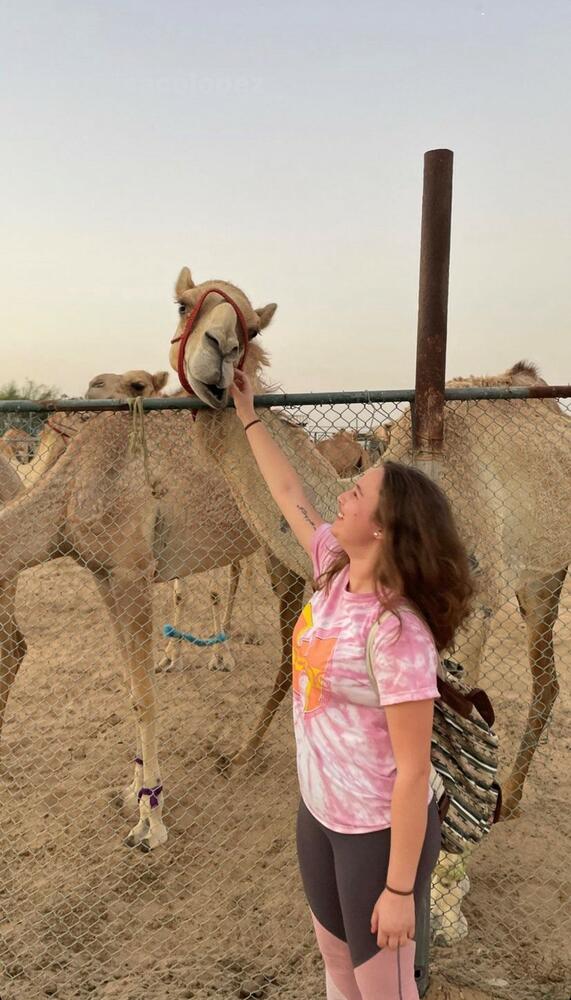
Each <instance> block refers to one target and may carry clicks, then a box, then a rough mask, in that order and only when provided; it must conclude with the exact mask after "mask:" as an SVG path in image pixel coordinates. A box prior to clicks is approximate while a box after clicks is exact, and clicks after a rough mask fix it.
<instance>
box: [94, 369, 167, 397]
mask: <svg viewBox="0 0 571 1000" xmlns="http://www.w3.org/2000/svg"><path fill="white" fill-rule="evenodd" d="M168 377H169V374H168V372H155V374H154V375H151V374H150V372H145V371H129V372H123V374H122V375H115V374H112V373H106V374H104V375H96V376H95V378H92V379H91V382H90V383H89V386H88V388H87V392H86V393H85V397H86V399H123V398H125V397H132V396H146V397H149V396H160V395H161V392H162V390H163V389H164V387H165V385H166V384H167V381H168Z"/></svg>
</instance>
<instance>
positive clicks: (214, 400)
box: [194, 382, 228, 410]
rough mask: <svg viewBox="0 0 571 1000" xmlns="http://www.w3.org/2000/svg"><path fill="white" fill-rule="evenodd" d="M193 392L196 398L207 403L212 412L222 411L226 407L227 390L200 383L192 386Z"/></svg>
mask: <svg viewBox="0 0 571 1000" xmlns="http://www.w3.org/2000/svg"><path fill="white" fill-rule="evenodd" d="M194 391H195V392H196V394H197V396H199V397H200V398H201V399H203V401H204V402H205V403H208V405H209V406H210V407H212V409H214V410H218V409H222V407H224V406H225V405H226V398H227V394H228V390H227V389H221V388H220V387H219V386H217V385H208V384H207V383H206V382H200V383H198V384H195V385H194Z"/></svg>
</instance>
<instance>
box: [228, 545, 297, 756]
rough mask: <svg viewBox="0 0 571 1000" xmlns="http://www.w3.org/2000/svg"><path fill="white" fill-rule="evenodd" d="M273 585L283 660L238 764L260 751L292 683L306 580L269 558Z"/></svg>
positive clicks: (241, 751)
mask: <svg viewBox="0 0 571 1000" xmlns="http://www.w3.org/2000/svg"><path fill="white" fill-rule="evenodd" d="M269 569H270V579H271V583H272V589H273V591H274V593H275V594H277V595H278V597H279V602H280V636H281V662H280V666H279V670H278V673H277V676H276V679H275V681H274V688H273V691H272V693H271V695H270V697H269V698H268V700H267V702H266V704H265V705H264V708H263V709H262V713H261V715H260V717H259V719H258V724H257V726H256V728H255V730H254V732H253V734H252V735H251V736H250V738H249V739H248V741H247V742H246V743H245V744H244V746H243V747H242V749H241V750H239V751H238V753H237V754H235V756H234V757H233V758H232V761H231V763H232V764H235V765H238V766H240V765H242V764H246V763H247V762H248V761H249V760H252V758H253V757H254V755H255V754H256V753H257V751H258V749H259V747H260V745H261V743H262V740H263V738H264V736H265V734H266V732H267V730H268V728H269V726H270V724H271V721H272V719H273V717H274V715H275V714H276V712H277V710H278V708H279V706H280V705H281V703H282V701H283V699H284V697H285V695H286V694H287V692H288V691H289V689H290V687H291V671H292V665H291V644H292V636H293V630H294V628H295V624H296V622H297V620H298V618H299V616H300V613H301V609H302V607H303V598H304V593H305V580H304V579H303V577H301V576H297V575H296V574H295V573H292V572H290V571H286V570H285V569H284V568H283V567H282V566H280V565H279V564H277V565H276V564H275V563H274V562H272V561H271V559H270V560H269Z"/></svg>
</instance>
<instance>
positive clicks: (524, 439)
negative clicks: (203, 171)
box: [170, 268, 571, 816]
mask: <svg viewBox="0 0 571 1000" xmlns="http://www.w3.org/2000/svg"><path fill="white" fill-rule="evenodd" d="M216 285H218V286H219V287H222V288H223V289H224V290H225V291H226V292H227V293H228V294H229V295H230V296H233V297H234V298H235V300H236V301H237V303H238V305H239V306H240V307H241V308H242V307H244V308H246V309H248V310H250V309H251V307H250V304H249V302H248V300H247V299H246V297H245V296H244V294H243V293H242V292H241V291H240V290H239V289H237V288H236V287H235V286H232V285H229V284H226V283H222V285H221V286H220V285H219V283H213V282H206V283H204V284H201V285H199V286H195V285H194V283H193V281H192V278H191V275H190V272H189V270H188V269H187V268H185V269H183V271H182V272H181V274H180V276H179V279H178V282H177V298H178V301H179V303H180V307H181V310H182V316H181V321H180V324H179V330H180V328H182V326H183V325H184V323H185V321H186V314H187V312H188V309H189V307H191V306H192V304H193V303H194V302H195V301H196V297H197V296H198V295H200V294H202V292H203V291H204V290H205V289H207V288H208V287H215V286H216ZM274 311H275V307H274V306H272V307H266V310H263V311H262V312H261V315H263V316H264V318H265V323H264V325H267V322H269V320H270V319H271V316H272V315H273V312H274ZM256 332H257V331H256V330H255V329H252V330H251V335H255V334H256ZM178 349H179V347H178V343H173V344H172V346H171V351H170V362H171V365H172V366H173V367H174V368H175V369H176V366H177V359H178ZM240 350H241V342H240V335H239V333H238V329H237V321H236V315H235V312H234V310H233V309H232V307H231V305H230V304H228V303H227V302H225V301H221V300H220V299H219V298H217V297H216V296H215V295H212V296H210V297H209V298H208V299H207V300H206V302H205V306H204V308H203V310H201V314H200V316H199V317H198V320H197V323H196V326H195V331H194V333H193V335H192V336H191V337H190V339H189V340H188V341H187V345H186V351H185V357H184V368H185V372H186V377H187V379H188V380H189V383H190V384H191V385H192V387H193V389H194V391H195V392H196V394H197V395H198V396H199V397H200V398H201V399H202V400H203V401H204V402H206V403H207V404H208V405H209V406H210V407H211V409H212V411H213V412H211V413H209V412H208V411H200V412H199V413H198V416H197V421H196V425H197V430H198V434H197V436H196V441H197V445H198V446H199V449H200V451H201V453H202V454H203V455H204V457H205V459H207V460H208V459H209V460H210V461H212V462H214V464H215V465H216V466H218V468H219V469H220V471H221V472H222V473H223V475H224V477H225V479H226V481H227V483H228V485H229V487H230V489H231V491H232V494H233V496H234V498H235V501H236V504H237V506H238V508H239V510H240V512H241V514H242V516H243V518H244V520H245V521H246V522H247V523H248V525H249V527H250V528H251V530H252V531H253V532H254V533H255V534H256V535H257V536H258V538H259V539H260V541H262V542H263V543H264V544H265V545H266V546H268V548H270V549H271V551H272V552H273V553H274V555H275V556H276V557H277V558H278V559H279V560H280V562H281V563H283V565H285V566H288V567H289V568H290V569H291V570H293V571H295V572H296V573H299V574H301V575H303V574H306V575H309V567H308V559H307V556H306V554H305V553H304V552H303V551H302V549H301V548H300V546H299V545H298V544H297V542H296V541H295V539H293V538H292V536H291V534H289V533H288V532H284V531H283V530H282V526H281V523H280V515H279V511H278V510H277V509H276V506H275V504H274V503H273V502H272V501H271V499H270V496H269V493H268V491H267V489H266V486H265V484H264V482H263V480H262V478H261V476H260V474H259V472H258V470H257V466H256V464H255V462H254V460H253V458H252V454H251V452H250V449H249V447H248V444H247V441H246V440H245V437H244V434H243V430H242V427H241V425H240V423H239V421H238V420H237V418H236V415H235V413H234V411H233V410H232V409H226V404H227V400H228V388H229V386H230V384H231V382H232V378H233V372H234V366H235V364H236V363H237V360H238V357H239V354H240ZM265 363H266V358H265V356H264V355H263V353H262V352H260V350H259V349H257V348H256V346H255V345H252V347H251V349H250V352H249V354H248V359H247V361H246V368H247V370H248V371H250V373H251V374H252V377H253V378H254V383H255V386H256V388H257V390H258V391H263V388H264V385H263V369H264V365H265ZM522 380H525V384H533V382H537V380H538V375H537V372H536V371H535V369H533V367H532V366H529V365H526V364H523V363H520V364H518V365H515V366H514V367H513V368H512V369H510V370H509V371H508V372H504V373H503V374H501V375H498V376H491V377H487V378H470V379H467V380H463V382H462V384H469V385H474V386H478V385H482V386H483V385H516V384H521V382H522ZM450 384H451V385H452V386H454V385H456V384H457V382H454V381H453V382H452V383H450ZM258 416H259V417H260V419H261V420H263V421H264V422H265V423H267V424H268V426H269V427H270V428H271V430H272V433H273V434H274V436H275V437H276V439H277V440H278V441H279V442H280V444H282V445H283V447H284V449H285V450H286V452H287V453H288V454H289V456H290V458H291V460H292V462H293V464H294V466H295V467H296V468H297V469H298V471H299V473H300V475H301V477H302V478H303V480H304V481H305V483H306V485H307V487H308V489H309V490H310V491H311V492H312V493H313V495H314V496H315V498H316V502H317V504H318V506H319V507H320V508H321V510H322V512H323V515H324V516H325V517H327V516H328V515H331V514H332V513H333V511H334V510H335V497H336V494H337V492H338V484H337V482H336V477H335V476H334V475H333V474H332V470H331V467H330V466H329V467H328V466H326V465H325V464H323V460H322V458H321V456H317V454H316V451H315V449H314V448H312V446H311V444H310V442H309V441H308V439H307V438H306V436H305V435H304V432H303V431H302V430H300V429H299V428H296V427H293V426H291V425H290V424H288V423H284V422H283V421H280V420H279V419H277V418H276V416H275V414H272V413H271V412H270V411H267V410H259V412H258ZM542 437H543V438H544V440H545V439H546V443H545V444H544V445H543V447H541V446H538V447H536V448H534V449H533V451H532V450H531V449H530V442H534V441H535V442H539V440H540V439H541V438H542ZM386 457H387V458H395V459H397V460H400V461H404V462H411V461H412V460H413V454H412V435H411V414H410V411H408V412H406V413H405V414H403V416H402V417H401V418H400V419H399V420H397V421H396V423H395V424H394V426H393V427H392V429H391V443H390V446H389V448H388V450H387V452H386ZM442 485H443V487H444V488H445V490H446V491H447V493H448V494H449V497H450V500H451V502H452V505H453V508H454V511H455V514H456V517H457V520H458V523H459V525H460V527H461V530H462V532H463V535H464V538H465V540H466V543H467V544H468V546H469V547H470V549H471V551H472V552H473V554H474V557H475V559H476V560H477V563H478V565H479V566H480V569H481V585H480V601H481V602H482V605H484V606H487V608H491V609H492V610H493V609H494V608H495V607H496V606H497V600H498V593H499V589H500V586H501V584H502V582H503V583H505V582H507V583H509V584H511V586H512V587H513V588H514V589H515V591H516V593H517V595H518V600H519V603H520V608H521V610H522V615H523V616H524V619H525V623H526V628H527V638H528V651H529V657H530V665H531V672H532V679H533V695H532V704H531V707H530V713H529V718H528V722H527V726H526V730H525V733H524V736H523V739H522V742H521V745H520V748H519V750H518V753H517V755H516V760H515V764H514V766H513V769H512V772H511V774H510V776H509V778H508V779H507V781H506V783H505V785H504V791H505V799H504V802H505V805H504V814H505V815H508V816H509V815H513V814H514V813H515V812H516V810H517V808H518V805H519V802H520V799H521V796H522V791H523V785H524V781H525V777H526V775H527V773H528V770H529V767H530V764H531V760H532V758H533V753H534V751H535V748H536V747H537V744H538V741H539V738H540V736H541V733H542V731H543V729H544V727H545V725H546V722H547V720H548V718H549V715H550V713H551V710H552V707H553V704H554V701H555V698H556V696H557V691H558V685H557V677H556V669H555V663H554V656H553V625H554V623H555V621H556V618H557V613H558V604H559V596H560V592H561V588H562V586H563V581H564V578H565V574H566V568H567V564H568V562H569V559H570V558H571V531H570V530H569V527H570V523H569V511H570V510H571V425H570V423H569V421H568V420H566V418H565V417H564V416H563V415H562V414H561V413H560V411H559V410H558V408H557V407H556V406H555V407H554V406H553V404H552V402H545V401H542V400H522V401H508V400H495V401H479V402H478V403H465V402H455V403H449V404H447V406H446V411H445V443H444V451H443V455H442ZM481 651H482V647H481V646H480V648H479V653H480V654H481ZM478 669H479V664H478V665H472V666H471V668H470V672H471V673H473V674H474V675H475V674H477V672H478Z"/></svg>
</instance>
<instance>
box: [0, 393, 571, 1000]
mask: <svg viewBox="0 0 571 1000" xmlns="http://www.w3.org/2000/svg"><path fill="white" fill-rule="evenodd" d="M139 417H140V415H139ZM263 417H264V419H266V420H268V421H269V423H270V424H271V427H272V430H273V433H274V434H276V436H277V437H278V438H279V440H280V441H281V442H282V443H283V445H284V447H286V449H287V450H288V451H289V454H290V456H291V458H292V460H293V461H294V463H295V464H296V465H297V466H298V468H299V470H300V472H301V474H302V476H303V478H304V480H305V482H306V483H307V486H308V489H309V490H310V491H311V493H312V494H313V496H314V498H315V503H316V506H317V507H318V508H319V509H320V510H321V511H322V512H323V515H324V516H325V517H331V516H333V514H334V510H335V498H336V496H337V493H338V492H339V491H340V485H339V477H354V476H356V475H358V474H359V473H360V472H361V471H362V470H363V469H365V468H367V466H368V465H369V464H370V463H371V462H375V461H379V460H381V459H382V458H383V456H384V455H387V454H388V455H391V456H392V457H397V458H402V459H404V460H405V461H410V460H411V457H412V455H411V444H410V409H409V406H408V404H407V403H405V402H400V403H399V402H393V403H386V404H373V403H359V404H354V405H351V404H345V405H339V406H331V405H326V406H317V405H314V406H313V407H299V408H282V409H281V410H276V409H274V410H272V411H269V410H267V411H265V412H264V415H263ZM0 421H1V426H0V432H1V433H2V435H3V436H2V439H1V443H0V444H1V451H2V454H1V455H0V503H1V504H2V510H1V511H0V645H1V653H2V662H1V668H0V669H1V673H0V713H3V712H4V710H5V718H4V727H3V732H2V744H1V755H0V782H1V787H2V801H3V822H2V825H1V840H2V861H3V874H2V880H1V885H0V934H1V937H2V952H1V955H0V996H1V998H2V1000H37V998H40V997H44V996H57V997H59V998H60V1000H61V998H63V1000H72V998H79V997H105V998H107V997H110V998H112V997H121V998H122V1000H140V998H141V997H143V996H144V997H145V998H148V1000H159V998H160V1000H164V998H172V1000H175V998H176V1000H179V998H191V997H192V998H195V1000H203V998H207V997H219V998H227V1000H230V998H232V997H244V998H247V997H252V998H254V997H263V998H267V1000H277V998H280V1000H290V998H291V1000H308V998H319V997H322V996H324V986H323V973H322V967H321V963H320V960H319V958H318V956H317V954H316V951H315V946H314V943H313V939H312V933H311V930H310V925H309V921H308V915H307V910H306V906H305V903H304V901H303V898H302V893H301V888H300V883H299V878H298V873H297V865H296V861H295V854H294V816H295V811H296V806H297V782H296V775H295V752H294V747H293V736H292V727H291V724H290V711H289V707H290V706H289V696H288V688H289V676H290V669H291V668H290V651H289V643H290V635H291V629H292V626H293V624H294V623H295V621H296V619H297V616H298V614H299V610H300V608H301V606H302V603H303V600H304V592H305V597H307V595H308V593H310V590H309V584H308V582H307V581H308V580H309V579H310V576H311V574H310V569H309V566H308V563H307V559H306V557H305V556H304V555H303V553H302V552H301V550H300V548H299V547H298V546H297V544H296V543H295V541H294V540H293V539H292V537H291V534H290V532H289V530H288V529H287V525H286V524H285V523H284V522H283V520H282V519H281V518H280V515H279V512H278V511H277V509H276V508H275V506H274V505H273V503H272V501H271V500H270V498H269V495H268V494H267V492H266V491H265V488H264V487H263V484H262V483H261V480H260V479H259V478H258V477H257V476H256V473H255V471H254V466H253V462H252V460H251V457H250V455H249V452H248V449H247V447H246V445H245V442H244V438H243V432H242V430H241V428H240V427H239V425H238V424H237V421H236V419H235V416H234V415H233V414H232V413H231V411H227V412H225V413H224V414H210V413H209V414H206V415H203V414H201V415H200V416H199V417H198V419H197V420H196V422H195V421H194V420H193V418H192V415H191V413H190V412H189V411H187V410H183V411H176V412H174V411H164V410H163V411H161V412H147V413H146V415H145V417H144V421H142V420H140V419H139V418H138V417H137V414H136V413H135V414H134V415H132V414H129V413H115V412H109V413H102V414H96V415H93V414H89V415H87V414H85V413H79V412H78V413H73V412H71V413H70V412H66V413H63V412H58V413H55V414H52V415H51V416H50V417H49V419H48V420H46V419H45V415H41V416H38V415H33V416H30V415H23V414H21V413H16V412H13V413H9V412H6V411H5V410H4V411H3V413H2V414H0ZM315 446H317V449H318V450H319V451H320V452H321V458H319V457H318V456H317V455H316V451H315ZM387 448H388V451H387ZM328 463H331V464H328ZM332 466H333V467H334V469H333V468H332ZM441 482H442V485H443V486H444V488H445V490H446V491H447V493H448V495H449V497H450V499H451V501H452V504H453V507H454V509H455V511H456V514H457V516H458V519H459V523H460V525H461V528H462V531H463V533H464V536H465V538H466V541H467V544H468V546H469V548H470V551H471V553H472V555H473V557H474V565H475V567H476V570H477V573H478V577H479V580H480V590H479V595H478V601H477V606H476V613H475V617H474V622H473V623H472V625H471V627H470V628H469V629H467V630H466V632H465V633H464V634H463V635H462V636H460V637H459V642H458V647H457V649H456V652H455V657H456V659H457V660H458V661H459V662H460V663H461V664H462V665H463V667H464V670H465V673H466V675H467V676H468V677H469V678H470V679H471V680H474V681H475V680H478V681H479V683H480V684H481V685H482V686H483V687H484V688H485V689H486V690H487V691H488V693H489V695H490V697H491V699H492V702H493V704H494V707H495V710H496V730H497V732H498V734H499V737H500V742H501V763H502V771H501V778H502V780H503V784H504V788H505V791H507V793H508V794H507V798H508V807H509V809H510V811H511V813H512V818H511V819H510V820H509V822H503V823H500V824H499V825H498V826H496V827H495V828H494V829H493V831H492V833H491V835H490V836H489V838H488V839H487V840H486V841H485V843H484V844H483V845H482V846H481V847H480V848H479V849H478V850H477V851H476V852H475V854H474V855H473V856H472V857H471V858H470V859H469V861H468V862H467V864H466V866H465V868H464V866H462V865H460V866H459V865H458V864H457V859H455V858H452V857H450V856H442V857H441V864H440V865H439V868H438V869H437V871H436V873H435V882H434V886H433V895H432V928H433V947H432V952H431V969H432V972H433V974H436V975H440V976H441V977H442V981H443V982H446V983H448V984H450V989H451V990H452V992H450V994H449V996H450V997H456V996H457V993H456V992H454V989H455V987H458V988H459V987H460V986H462V987H467V988H468V987H478V988H479V990H481V991H482V993H483V995H484V996H485V997H486V998H493V1000H496V998H498V1000H503V998H506V1000H508V998H509V1000H540V998H543V1000H568V998H569V994H570V985H571V955H570V953H569V948H568V942H569V937H570V933H571V908H570V903H569V901H570V884H569V875H568V862H569V856H570V836H569V828H570V823H569V819H570V812H571V809H570V804H569V781H568V773H566V767H565V765H566V763H567V764H568V753H569V727H568V723H569V715H570V710H571V692H570V691H569V687H568V685H567V684H566V683H563V684H562V686H561V691H560V692H559V695H558V696H557V697H556V695H557V682H556V674H559V676H563V677H565V678H567V677H568V676H569V664H570V661H571V591H570V588H569V584H568V582H566V580H565V569H566V566H567V563H568V561H569V557H570V548H571V502H570V501H571V405H570V401H569V400H561V401H560V402H559V403H558V402H556V401H555V400H551V401H536V400H533V401H532V400H510V401H508V400H489V399H481V400H472V401H470V402H458V401H456V402H448V403H447V404H446V414H445V448H444V454H443V459H442V468H441ZM270 551H271V553H272V554H271V556H269V555H268V552H270ZM167 623H168V624H171V625H172V626H173V627H175V628H176V629H179V630H181V631H183V632H185V633H191V634H192V635H194V636H195V637H199V638H202V639H206V638H208V637H212V636H215V635H217V634H219V633H221V632H224V633H225V634H227V635H228V636H229V638H228V639H227V640H226V641H224V642H221V643H219V644H217V645H212V646H206V647H198V646H196V645H193V644H191V643H190V642H189V641H188V640H184V639H175V638H170V639H168V638H166V637H165V636H164V635H163V626H164V625H165V624H167ZM26 647H27V652H26ZM553 647H554V649H555V654H554V656H553ZM24 653H25V658H23V656H24ZM22 660H23V662H22ZM20 664H21V669H20V671H19V672H18V668H19V666H20ZM280 670H281V673H280ZM16 674H17V676H16ZM276 678H277V680H276ZM155 698H156V711H155ZM134 704H135V705H136V712H134V710H133V705H134ZM135 715H137V718H138V723H139V726H138V729H139V733H142V734H143V736H142V740H141V736H140V735H139V736H138V737H137V736H136V733H135V728H136V727H135ZM271 716H273V717H272V718H271V720H270V717H271ZM0 722H1V717H0ZM156 750H157V751H158V758H156V757H155V751H156ZM134 758H136V759H137V760H142V759H144V765H143V766H144V771H143V766H141V764H139V763H135V762H134ZM159 761H160V764H159ZM514 766H515V781H514V780H512V779H513V776H514V772H513V769H514ZM159 767H160V771H159ZM567 772H568V767H567ZM510 776H511V778H510ZM524 779H525V780H524ZM163 781H164V788H163V790H162V791H161V790H160V786H161V784H162V782H163ZM125 785H126V786H127V787H126V789H125V788H124V786H125ZM122 789H123V791H122ZM141 789H143V792H142V794H141ZM522 789H523V794H522V797H521V803H519V802H518V797H519V794H520V792H521V791H522ZM138 799H139V804H140V809H141V817H142V818H141V819H139V811H138V809H139V807H138V803H137V800H138ZM155 802H156V803H158V805H157V806H155V807H153V806H154V803H155ZM161 807H162V813H163V815H162V821H164V827H163V826H162V821H161V820H160V819H157V817H158V816H159V814H160V811H161ZM165 828H166V829H167V830H168V840H167V842H166V843H162V844H161V842H162V840H163V839H164V829H165ZM130 830H131V833H130V834H129V831H130ZM127 836H129V837H130V842H131V843H136V844H138V845H139V847H143V848H144V847H150V848H153V849H152V850H147V851H145V850H140V849H131V850H129V849H128V848H127V847H126V846H125V839H126V838H127ZM465 995H466V996H468V995H469V994H468V993H466V994H465ZM474 995H476V994H474ZM478 996H480V994H478Z"/></svg>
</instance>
